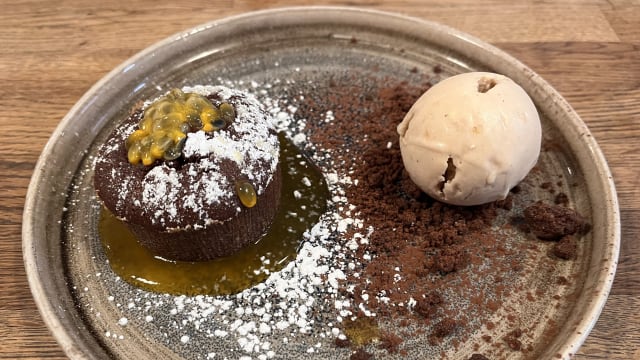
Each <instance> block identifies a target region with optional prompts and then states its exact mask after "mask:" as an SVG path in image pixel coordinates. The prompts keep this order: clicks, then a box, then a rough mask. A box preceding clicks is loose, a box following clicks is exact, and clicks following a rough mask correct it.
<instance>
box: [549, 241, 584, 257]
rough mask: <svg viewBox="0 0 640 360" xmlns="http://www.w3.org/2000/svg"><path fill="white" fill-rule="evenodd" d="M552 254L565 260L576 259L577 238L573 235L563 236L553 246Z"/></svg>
mask: <svg viewBox="0 0 640 360" xmlns="http://www.w3.org/2000/svg"><path fill="white" fill-rule="evenodd" d="M552 253H553V255H555V256H557V257H559V258H560V259H563V260H572V259H575V258H576V257H577V253H578V241H577V240H576V237H575V236H573V235H567V236H563V237H562V238H561V239H560V240H559V241H558V242H557V243H555V244H554V245H553V249H552Z"/></svg>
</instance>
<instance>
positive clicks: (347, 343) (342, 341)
mask: <svg viewBox="0 0 640 360" xmlns="http://www.w3.org/2000/svg"><path fill="white" fill-rule="evenodd" d="M335 344H336V346H337V347H339V348H348V347H351V340H349V339H348V338H346V337H345V338H340V337H337V338H336V340H335Z"/></svg>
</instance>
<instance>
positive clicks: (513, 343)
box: [503, 328, 522, 351]
mask: <svg viewBox="0 0 640 360" xmlns="http://www.w3.org/2000/svg"><path fill="white" fill-rule="evenodd" d="M521 336H522V330H521V329H519V328H518V329H514V330H512V331H510V332H508V333H507V335H505V337H504V338H503V339H504V341H505V342H506V343H507V345H509V348H511V349H512V350H515V351H520V350H521V349H522V342H521V341H520V340H519V338H520V337H521Z"/></svg>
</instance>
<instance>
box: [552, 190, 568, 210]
mask: <svg viewBox="0 0 640 360" xmlns="http://www.w3.org/2000/svg"><path fill="white" fill-rule="evenodd" d="M553 202H554V203H555V204H556V205H562V206H565V207H566V206H568V205H569V196H567V194H565V193H562V192H561V193H558V195H556V197H555V199H554V200H553Z"/></svg>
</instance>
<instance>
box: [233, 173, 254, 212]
mask: <svg viewBox="0 0 640 360" xmlns="http://www.w3.org/2000/svg"><path fill="white" fill-rule="evenodd" d="M236 194H237V195H238V198H239V199H240V202H241V203H242V205H244V206H245V207H248V208H252V207H254V206H255V205H256V202H257V201H258V195H256V190H255V189H254V188H253V185H251V183H250V182H248V181H247V180H238V181H237V182H236Z"/></svg>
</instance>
